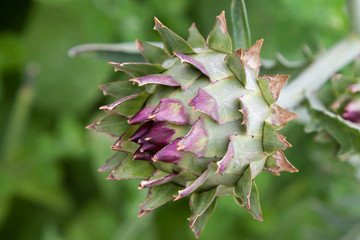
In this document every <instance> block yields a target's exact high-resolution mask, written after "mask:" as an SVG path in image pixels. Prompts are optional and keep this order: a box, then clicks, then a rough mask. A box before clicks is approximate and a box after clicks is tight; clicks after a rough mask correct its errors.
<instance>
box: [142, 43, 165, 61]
mask: <svg viewBox="0 0 360 240" xmlns="http://www.w3.org/2000/svg"><path fill="white" fill-rule="evenodd" d="M158 45H162V43H160V44H158ZM136 47H137V49H139V50H140V52H141V54H142V55H143V57H144V58H145V60H146V62H149V63H162V62H164V61H165V60H166V59H168V58H169V56H168V55H167V54H166V53H165V51H164V49H162V48H160V47H157V46H155V45H152V44H150V43H148V42H144V41H139V40H136Z"/></svg>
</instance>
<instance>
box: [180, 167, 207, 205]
mask: <svg viewBox="0 0 360 240" xmlns="http://www.w3.org/2000/svg"><path fill="white" fill-rule="evenodd" d="M208 174H209V170H206V171H205V172H203V173H202V174H201V175H200V176H199V177H198V178H197V179H196V180H195V181H194V182H193V183H192V184H191V185H190V186H188V187H187V188H185V189H183V190H180V191H179V194H178V195H177V196H176V197H175V199H174V201H176V200H179V199H180V198H183V197H186V196H188V195H189V194H191V193H193V192H194V191H195V190H196V189H198V188H199V187H200V186H201V185H202V184H203V183H204V182H205V180H206V179H207V177H208Z"/></svg>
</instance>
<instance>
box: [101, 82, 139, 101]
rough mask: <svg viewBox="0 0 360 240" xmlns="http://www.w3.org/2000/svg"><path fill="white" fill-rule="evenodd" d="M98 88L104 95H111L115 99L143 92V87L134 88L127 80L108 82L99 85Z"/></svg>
mask: <svg viewBox="0 0 360 240" xmlns="http://www.w3.org/2000/svg"><path fill="white" fill-rule="evenodd" d="M99 88H100V89H101V90H103V93H104V95H111V96H114V97H116V98H123V97H126V96H129V95H133V94H137V93H140V92H142V91H144V88H143V87H139V86H134V84H133V83H132V82H129V81H128V80H120V81H116V82H110V83H107V84H104V85H100V86H99Z"/></svg>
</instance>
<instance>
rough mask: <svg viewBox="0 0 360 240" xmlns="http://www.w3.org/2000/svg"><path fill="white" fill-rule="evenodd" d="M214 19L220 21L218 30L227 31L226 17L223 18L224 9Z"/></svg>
mask: <svg viewBox="0 0 360 240" xmlns="http://www.w3.org/2000/svg"><path fill="white" fill-rule="evenodd" d="M216 19H218V20H219V22H220V30H221V32H222V33H223V34H225V33H228V32H229V31H228V28H227V25H226V18H225V11H222V12H221V13H220V15H219V16H217V17H216Z"/></svg>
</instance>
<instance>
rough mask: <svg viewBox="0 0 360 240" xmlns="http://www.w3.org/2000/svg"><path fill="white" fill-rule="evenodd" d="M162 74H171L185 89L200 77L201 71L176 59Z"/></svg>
mask: <svg viewBox="0 0 360 240" xmlns="http://www.w3.org/2000/svg"><path fill="white" fill-rule="evenodd" d="M164 75H168V76H171V77H172V78H173V79H174V80H175V81H176V82H177V83H179V84H180V85H181V89H182V90H183V91H185V90H187V89H188V88H189V87H190V86H191V85H192V84H193V83H194V82H195V80H197V79H198V78H199V77H200V75H201V72H200V71H198V70H196V69H194V68H192V67H191V66H189V65H187V64H184V63H182V62H181V61H180V60H178V61H177V62H176V63H175V64H173V65H172V67H171V68H170V69H169V70H167V71H165V72H164Z"/></svg>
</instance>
